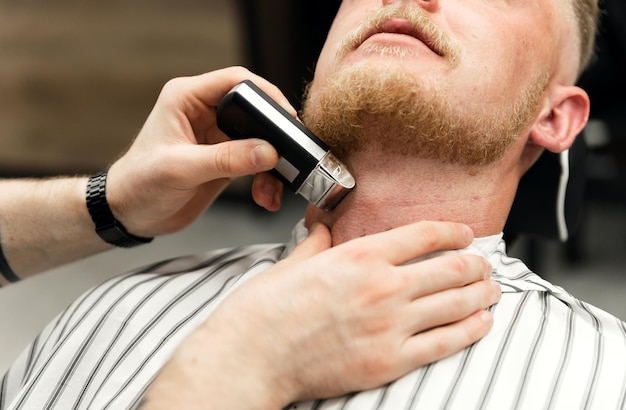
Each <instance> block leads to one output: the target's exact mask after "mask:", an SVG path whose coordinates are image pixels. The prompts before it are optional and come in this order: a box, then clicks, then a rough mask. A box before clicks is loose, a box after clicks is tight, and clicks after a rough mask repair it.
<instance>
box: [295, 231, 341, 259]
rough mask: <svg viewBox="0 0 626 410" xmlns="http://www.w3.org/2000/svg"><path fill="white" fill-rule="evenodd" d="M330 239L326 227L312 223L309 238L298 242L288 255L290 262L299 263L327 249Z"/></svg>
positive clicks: (330, 242)
mask: <svg viewBox="0 0 626 410" xmlns="http://www.w3.org/2000/svg"><path fill="white" fill-rule="evenodd" d="M331 244H332V238H331V236H330V231H329V230H328V227H327V226H326V225H324V224H321V223H318V222H316V223H314V224H313V226H311V229H310V230H309V236H307V237H306V239H305V240H303V241H302V242H300V244H298V246H296V247H295V249H294V250H293V251H292V252H291V253H290V254H289V257H288V258H287V259H288V260H290V261H301V260H304V259H307V258H310V257H311V256H314V255H317V254H318V253H320V252H322V251H325V250H326V249H329V248H330V246H331Z"/></svg>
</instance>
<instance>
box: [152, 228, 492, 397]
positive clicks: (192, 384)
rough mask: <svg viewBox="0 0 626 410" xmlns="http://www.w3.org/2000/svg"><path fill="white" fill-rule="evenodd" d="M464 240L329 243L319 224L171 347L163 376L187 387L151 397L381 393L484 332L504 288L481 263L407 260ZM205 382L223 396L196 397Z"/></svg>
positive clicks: (462, 258)
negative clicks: (381, 388)
mask: <svg viewBox="0 0 626 410" xmlns="http://www.w3.org/2000/svg"><path fill="white" fill-rule="evenodd" d="M471 236H472V233H471V231H470V230H469V228H467V227H464V226H463V225H459V224H453V223H444V222H421V223H417V224H412V225H408V226H404V227H401V228H397V229H393V230H390V231H388V232H384V233H380V234H376V235H371V236H366V237H362V238H358V239H355V240H352V241H349V242H346V243H344V244H342V245H339V246H336V247H334V248H330V245H331V238H330V233H329V232H328V229H327V228H326V227H325V226H323V225H316V226H314V227H313V228H312V231H311V233H310V235H309V237H308V238H307V239H306V240H305V241H303V242H302V243H301V244H300V245H299V246H298V247H297V248H296V249H295V250H294V252H293V253H292V255H290V256H289V258H287V259H285V260H284V261H282V262H280V263H278V264H276V265H275V266H273V267H272V268H270V269H268V270H267V271H266V272H264V273H262V274H260V275H259V276H257V277H255V278H253V279H251V280H250V281H248V282H247V283H245V284H244V285H242V286H241V287H240V288H239V289H237V290H235V291H234V292H233V294H232V295H230V296H229V297H228V298H227V299H226V300H225V301H224V302H223V303H222V304H221V305H220V306H219V307H218V308H217V309H216V311H215V312H214V313H213V314H212V315H211V317H210V318H209V319H208V320H207V321H206V322H205V323H204V324H203V325H202V326H201V327H200V328H198V329H197V330H196V332H195V333H194V334H193V335H192V336H191V337H190V338H189V339H187V340H186V342H185V343H184V344H183V346H182V347H181V348H180V349H179V350H178V353H177V355H175V356H174V359H173V360H172V362H171V363H170V364H168V367H166V369H167V371H166V372H164V374H163V375H161V376H165V381H167V378H168V377H169V379H170V380H171V379H172V378H174V377H172V376H173V375H176V374H177V373H176V369H179V370H180V369H184V371H183V372H182V374H180V373H179V374H178V375H177V376H176V377H175V379H176V380H177V382H178V383H179V384H181V385H184V386H186V388H184V389H182V390H181V389H180V388H177V389H174V387H175V385H170V388H169V389H164V388H161V389H160V391H159V384H158V383H157V384H156V385H155V386H154V387H155V388H156V391H154V390H155V389H154V388H153V389H152V390H153V393H157V394H161V393H162V392H163V390H172V391H176V392H177V395H176V398H177V399H178V400H183V401H182V402H184V403H187V400H185V398H187V399H192V400H193V399H196V400H198V399H201V400H198V401H199V402H203V401H202V400H204V403H205V404H208V403H213V404H216V403H215V402H214V400H218V399H217V398H216V396H219V400H226V401H225V402H220V403H219V404H220V405H222V406H223V407H215V408H233V409H235V408H246V409H252V408H281V407H282V406H284V405H286V404H288V403H290V402H294V401H299V400H304V399H311V398H325V397H332V396H336V395H340V394H344V393H348V392H351V391H356V390H363V389H368V388H372V387H377V386H381V385H383V384H385V383H387V382H389V381H392V380H395V379H397V378H399V377H401V376H402V375H404V374H406V373H408V372H410V371H412V370H414V369H416V368H418V367H420V366H423V365H425V364H428V363H430V362H433V361H436V360H438V359H441V358H443V357H446V356H448V355H451V354H453V353H455V352H457V351H459V350H461V349H463V348H465V347H467V346H468V345H470V344H472V343H474V342H475V341H477V340H478V339H480V338H481V337H483V336H484V335H485V334H486V333H487V332H488V330H489V329H490V328H491V325H492V317H491V314H490V313H489V312H487V311H485V310H484V309H485V308H487V307H488V306H490V305H492V304H494V303H496V302H497V301H498V300H499V297H500V288H499V286H498V285H497V284H495V283H494V282H492V281H490V280H489V279H488V278H489V276H490V274H491V267H490V265H489V263H488V262H487V261H486V260H485V259H484V258H482V257H479V256H474V255H461V254H447V255H444V256H439V257H435V258H432V259H426V260H422V261H420V262H411V261H412V260H414V259H416V258H420V257H422V256H424V255H428V254H430V253H432V252H436V251H445V250H452V249H459V248H463V247H466V246H467V245H469V243H470V242H471ZM215 369H219V370H215ZM161 379H163V377H161ZM160 382H161V384H160V387H163V384H162V382H163V380H160ZM224 385H227V386H228V387H224ZM208 386H221V387H218V388H219V389H221V390H219V391H221V394H217V395H213V396H212V399H211V400H209V397H208V396H207V397H202V396H203V395H204V394H206V395H210V394H211V392H212V389H213V388H215V387H208ZM233 390H234V392H233ZM229 398H232V399H233V401H228V399H229ZM251 398H252V400H250V399H251ZM161 400H163V397H161V398H160V399H159V400H155V401H156V402H158V401H161ZM163 403H167V401H163ZM157 408H158V407H157Z"/></svg>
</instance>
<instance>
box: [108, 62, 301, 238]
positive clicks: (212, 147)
mask: <svg viewBox="0 0 626 410" xmlns="http://www.w3.org/2000/svg"><path fill="white" fill-rule="evenodd" d="M244 79H251V80H252V81H254V82H255V83H256V84H257V85H258V86H259V87H261V88H262V89H263V90H264V91H265V92H267V93H268V94H269V95H270V96H271V97H272V98H273V99H275V100H276V101H277V102H278V103H279V104H280V105H281V106H282V107H283V108H285V109H287V110H288V111H289V112H290V113H292V114H293V115H294V116H295V115H296V113H295V110H294V109H293V107H291V106H290V105H289V103H288V101H287V99H286V98H285V97H284V96H283V94H282V93H281V92H280V91H279V90H278V89H277V88H276V87H275V86H273V85H272V84H270V83H268V82H267V81H266V80H264V79H262V78H261V77H258V76H256V75H254V74H252V73H251V72H249V71H248V70H246V69H245V68H242V67H231V68H227V69H223V70H219V71H214V72H210V73H207V74H203V75H199V76H195V77H185V78H176V79H173V80H170V81H169V82H168V83H167V84H166V85H165V86H164V87H163V90H162V91H161V94H160V95H159V98H158V100H157V102H156V104H155V106H154V108H153V110H152V112H151V113H150V115H149V117H148V119H147V120H146V123H145V124H144V126H143V128H142V129H141V131H140V132H139V134H138V136H137V138H136V140H135V141H134V143H133V144H132V146H131V147H130V149H129V150H128V152H127V153H126V154H124V155H123V156H122V157H121V158H120V159H119V160H118V161H117V162H115V163H114V164H113V165H112V166H111V168H110V170H109V175H108V179H107V199H108V201H109V204H110V205H111V209H112V210H113V213H114V215H115V216H116V217H117V219H119V220H120V221H121V222H122V223H123V224H124V225H125V227H126V228H127V229H128V231H129V232H131V233H133V234H135V235H139V236H145V237H149V236H156V235H160V234H166V233H171V232H175V231H178V230H180V229H182V228H184V227H186V226H187V225H189V224H190V223H191V222H193V221H194V220H195V219H196V218H197V217H198V216H199V215H200V214H201V213H202V212H203V211H204V210H206V208H207V207H208V206H209V205H210V204H211V202H212V201H213V200H214V199H215V198H216V197H217V196H218V195H219V194H220V193H221V191H222V190H223V189H224V188H225V187H226V185H227V184H228V183H229V181H230V180H231V179H232V178H235V177H239V176H243V175H254V174H258V177H256V179H255V182H254V184H253V197H254V199H255V201H256V202H257V203H258V204H259V205H261V206H263V207H265V208H267V209H270V210H275V209H278V207H279V206H280V200H281V196H282V184H280V183H279V182H278V181H277V180H276V179H273V178H272V177H270V176H269V174H267V173H263V172H264V171H268V170H270V169H272V168H273V167H274V166H275V165H276V163H277V161H278V155H277V153H276V151H275V150H274V148H273V147H272V146H271V145H270V144H268V143H267V142H265V141H263V140H260V139H250V140H237V141H230V140H229V139H228V138H227V137H226V135H224V134H223V133H222V132H221V131H220V130H219V129H218V128H217V125H216V118H215V112H216V107H217V105H218V104H219V102H220V100H221V99H222V97H223V96H224V95H225V94H226V93H227V92H228V91H229V90H230V89H231V88H232V87H233V86H235V85H236V84H237V83H239V82H241V81H243V80H244Z"/></svg>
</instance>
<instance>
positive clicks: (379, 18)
mask: <svg viewBox="0 0 626 410" xmlns="http://www.w3.org/2000/svg"><path fill="white" fill-rule="evenodd" d="M390 19H402V20H406V21H407V22H408V23H409V25H410V28H411V33H406V34H411V35H413V36H414V37H416V38H417V39H419V40H420V41H422V42H423V43H425V44H426V45H427V46H428V47H429V48H430V49H431V50H433V51H434V52H435V53H437V54H439V55H440V56H442V57H445V58H447V59H448V61H449V64H450V65H451V66H456V65H457V64H458V62H459V59H460V55H461V50H460V46H459V44H458V43H457V42H456V41H454V40H452V39H451V38H450V37H449V36H448V35H447V34H446V33H445V32H444V31H443V30H442V29H440V28H439V26H437V25H436V24H435V23H434V22H433V21H432V20H431V19H430V17H428V15H427V14H426V12H425V11H424V10H423V9H422V8H421V7H419V6H410V5H408V4H406V3H404V2H400V3H394V4H392V5H389V6H385V7H381V8H379V9H377V10H374V11H372V12H371V14H369V15H368V16H367V17H366V19H365V20H364V21H363V22H362V23H361V24H360V25H359V26H358V27H357V28H355V29H354V30H352V31H351V32H349V33H348V34H347V35H346V37H345V38H344V39H343V41H342V42H341V44H340V46H339V49H338V54H339V57H344V56H345V55H346V54H347V53H349V52H350V51H353V50H355V49H357V48H358V47H359V46H360V45H361V44H362V43H363V42H364V41H365V40H367V39H368V38H369V37H370V36H371V35H373V34H376V33H381V32H385V30H384V29H382V27H383V25H384V23H385V22H386V21H388V20H390Z"/></svg>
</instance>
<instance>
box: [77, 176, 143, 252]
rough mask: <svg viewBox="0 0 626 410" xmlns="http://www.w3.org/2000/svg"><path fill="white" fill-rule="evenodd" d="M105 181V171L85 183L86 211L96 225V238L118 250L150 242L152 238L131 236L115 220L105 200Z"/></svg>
mask: <svg viewBox="0 0 626 410" xmlns="http://www.w3.org/2000/svg"><path fill="white" fill-rule="evenodd" d="M106 181H107V171H103V172H100V173H99V174H97V175H94V176H92V177H90V178H89V181H88V182H87V210H88V211H89V215H91V219H92V220H93V223H94V224H95V225H96V233H97V234H98V236H99V237H100V238H102V240H103V241H105V242H107V243H110V244H111V245H115V246H117V247H120V248H132V247H134V246H138V245H143V244H146V243H149V242H151V241H152V239H154V238H142V237H141V236H136V235H133V234H131V233H129V232H128V231H127V230H126V228H125V227H124V225H122V223H121V222H120V221H118V220H117V219H115V217H114V216H113V213H112V212H111V208H110V207H109V203H108V202H107V198H106Z"/></svg>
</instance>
